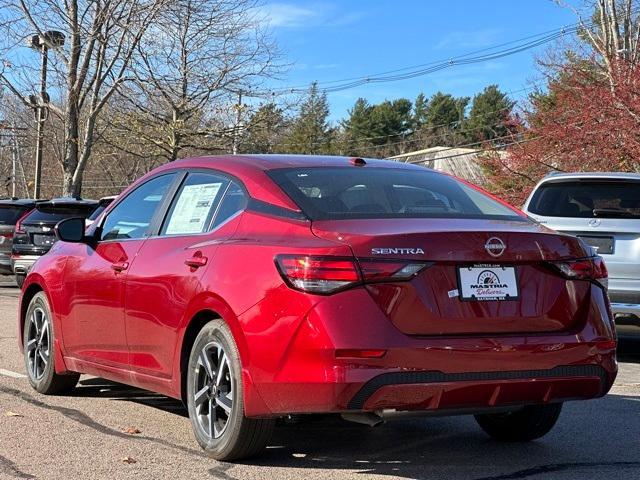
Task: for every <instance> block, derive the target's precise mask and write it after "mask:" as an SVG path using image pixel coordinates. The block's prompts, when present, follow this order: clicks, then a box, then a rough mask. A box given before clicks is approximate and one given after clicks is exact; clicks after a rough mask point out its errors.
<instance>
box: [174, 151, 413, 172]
mask: <svg viewBox="0 0 640 480" xmlns="http://www.w3.org/2000/svg"><path fill="white" fill-rule="evenodd" d="M356 158H357V159H360V157H346V156H334V155H288V154H255V155H253V154H252V155H215V156H207V157H194V158H185V159H182V160H176V161H175V162H174V163H177V164H180V163H192V162H194V161H195V162H199V163H207V164H210V165H211V166H212V167H213V166H216V165H225V166H226V165H227V164H228V163H230V162H233V163H235V164H242V165H245V166H250V167H253V168H256V169H260V170H265V171H266V170H275V169H278V168H296V167H298V168H304V167H349V168H354V165H353V163H352V162H353V160H354V159H356ZM362 160H364V161H365V165H364V166H365V167H366V166H372V167H387V168H408V169H414V170H415V169H417V170H424V169H425V167H422V166H419V165H413V164H410V163H404V162H398V161H395V160H381V159H377V158H363V159H362ZM356 167H357V166H356Z"/></svg>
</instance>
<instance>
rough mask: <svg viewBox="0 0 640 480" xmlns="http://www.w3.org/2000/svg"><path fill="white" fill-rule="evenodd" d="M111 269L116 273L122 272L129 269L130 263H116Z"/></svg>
mask: <svg viewBox="0 0 640 480" xmlns="http://www.w3.org/2000/svg"><path fill="white" fill-rule="evenodd" d="M111 268H112V269H113V270H114V271H115V272H116V273H118V272H122V271H123V270H126V269H127V268H129V262H116V263H112V264H111Z"/></svg>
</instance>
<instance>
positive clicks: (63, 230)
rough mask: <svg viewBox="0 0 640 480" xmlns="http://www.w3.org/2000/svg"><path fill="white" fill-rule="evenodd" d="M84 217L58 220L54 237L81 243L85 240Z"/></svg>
mask: <svg viewBox="0 0 640 480" xmlns="http://www.w3.org/2000/svg"><path fill="white" fill-rule="evenodd" d="M84 229H85V222H84V218H81V217H74V218H66V219H64V220H61V221H59V222H58V224H57V225H56V228H55V232H56V237H57V238H58V240H62V241H63V242H72V243H81V242H83V241H84V240H85V236H84Z"/></svg>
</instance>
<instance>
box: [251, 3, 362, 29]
mask: <svg viewBox="0 0 640 480" xmlns="http://www.w3.org/2000/svg"><path fill="white" fill-rule="evenodd" d="M364 15H365V12H348V13H345V12H343V11H342V10H341V8H340V7H339V6H338V5H335V4H333V3H328V2H322V3H320V2H316V3H309V4H307V5H305V6H300V5H294V4H292V3H286V2H270V3H265V4H264V5H263V6H261V7H259V8H258V17H259V18H261V19H263V20H264V21H265V22H266V23H268V24H269V25H270V26H272V27H276V28H278V27H280V28H310V27H346V26H349V25H352V24H354V23H356V22H357V21H359V20H360V19H361V18H363V16H364Z"/></svg>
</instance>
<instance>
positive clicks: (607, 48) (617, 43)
mask: <svg viewBox="0 0 640 480" xmlns="http://www.w3.org/2000/svg"><path fill="white" fill-rule="evenodd" d="M556 1H557V3H558V4H559V5H562V6H565V7H567V8H569V9H571V10H572V11H573V12H574V13H575V15H576V16H577V17H578V20H579V22H580V24H581V26H582V28H581V29H580V38H582V39H583V40H586V42H587V43H588V45H589V47H591V48H592V49H593V51H595V53H597V55H598V57H599V58H600V60H601V61H602V67H603V70H604V73H605V74H606V75H607V76H608V78H609V80H610V82H611V83H612V88H613V78H614V77H615V76H616V74H617V73H619V72H618V71H617V68H618V67H619V65H620V62H619V61H620V60H623V61H624V62H625V63H627V64H629V63H631V64H635V63H637V62H638V61H639V60H640V8H639V7H640V6H639V5H638V2H637V0H589V1H587V2H586V5H587V12H588V15H589V18H584V15H583V14H582V13H581V12H580V11H579V10H578V9H577V8H576V7H575V6H573V5H572V4H569V3H566V2H564V1H562V0H556Z"/></svg>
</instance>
